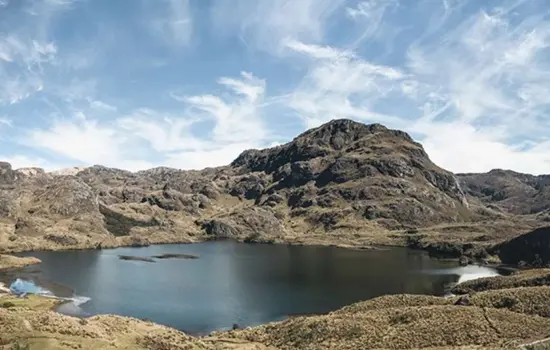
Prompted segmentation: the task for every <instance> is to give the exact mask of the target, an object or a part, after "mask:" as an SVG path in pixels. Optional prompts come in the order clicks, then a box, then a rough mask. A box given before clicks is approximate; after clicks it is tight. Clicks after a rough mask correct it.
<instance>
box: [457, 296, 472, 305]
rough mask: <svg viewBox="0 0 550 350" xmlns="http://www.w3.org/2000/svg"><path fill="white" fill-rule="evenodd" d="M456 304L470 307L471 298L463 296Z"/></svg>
mask: <svg viewBox="0 0 550 350" xmlns="http://www.w3.org/2000/svg"><path fill="white" fill-rule="evenodd" d="M454 304H455V305H459V306H470V305H471V303H470V298H469V297H468V296H467V295H464V296H461V297H460V298H458V300H457V301H455V303H454Z"/></svg>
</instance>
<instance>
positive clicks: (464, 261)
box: [458, 255, 470, 266]
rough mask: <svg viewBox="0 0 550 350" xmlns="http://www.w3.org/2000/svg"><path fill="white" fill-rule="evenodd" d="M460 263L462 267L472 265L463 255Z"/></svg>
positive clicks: (459, 260)
mask: <svg viewBox="0 0 550 350" xmlns="http://www.w3.org/2000/svg"><path fill="white" fill-rule="evenodd" d="M458 263H459V264H460V266H468V265H469V264H470V259H468V257H466V256H464V255H462V256H461V257H460V258H459V259H458Z"/></svg>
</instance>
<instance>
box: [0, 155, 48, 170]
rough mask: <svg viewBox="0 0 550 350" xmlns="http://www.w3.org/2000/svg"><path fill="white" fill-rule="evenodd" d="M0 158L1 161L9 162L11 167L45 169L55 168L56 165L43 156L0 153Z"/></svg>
mask: <svg viewBox="0 0 550 350" xmlns="http://www.w3.org/2000/svg"><path fill="white" fill-rule="evenodd" d="M0 160H2V161H3V162H8V163H10V164H11V166H12V168H13V169H20V168H43V169H46V170H52V169H55V168H56V165H54V164H52V163H50V162H48V161H47V160H45V159H43V158H39V157H29V156H26V155H12V156H5V155H0Z"/></svg>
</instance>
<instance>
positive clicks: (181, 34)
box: [144, 0, 193, 49]
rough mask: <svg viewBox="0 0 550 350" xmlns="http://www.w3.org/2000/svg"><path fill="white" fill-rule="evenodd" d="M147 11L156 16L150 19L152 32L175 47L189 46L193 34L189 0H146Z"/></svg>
mask: <svg viewBox="0 0 550 350" xmlns="http://www.w3.org/2000/svg"><path fill="white" fill-rule="evenodd" d="M144 4H145V11H153V13H155V16H154V17H153V18H151V19H148V22H147V26H148V27H149V29H150V30H151V31H152V33H153V34H154V35H155V36H156V37H157V38H159V39H160V40H162V41H163V42H164V43H165V44H167V45H168V46H170V47H172V48H174V49H181V48H183V47H187V46H188V45H189V44H190V42H191V38H192V34H193V16H192V13H191V8H190V2H189V0H159V1H150V0H144Z"/></svg>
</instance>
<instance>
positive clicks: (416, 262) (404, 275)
mask: <svg viewBox="0 0 550 350" xmlns="http://www.w3.org/2000/svg"><path fill="white" fill-rule="evenodd" d="M164 253H189V254H196V255H199V256H200V258H199V259H195V260H181V259H167V260H157V262H155V263H147V262H141V261H124V260H120V259H119V258H118V256H119V255H134V256H143V257H150V256H153V255H160V254H164ZM22 255H32V256H36V257H38V258H39V259H41V260H42V264H40V265H38V266H32V267H29V268H26V269H24V270H21V271H18V272H16V273H14V274H12V275H10V276H8V278H10V279H12V280H13V279H15V278H17V277H20V278H24V279H27V280H34V281H35V282H36V283H37V284H39V285H41V286H43V287H44V288H47V289H49V290H50V291H52V292H53V293H54V294H56V295H58V296H65V297H77V302H76V303H72V304H67V305H64V306H63V307H61V309H60V311H61V312H65V313H68V314H77V315H81V316H82V315H93V314H104V313H110V314H119V315H125V316H132V317H137V318H146V319H150V320H152V321H154V322H157V323H161V324H165V325H168V326H172V327H175V328H178V329H180V330H183V331H186V332H189V333H192V334H205V333H208V332H210V331H213V330H219V329H227V328H230V327H231V326H232V325H233V324H234V323H237V324H239V325H241V326H248V325H257V324H261V323H266V322H270V321H274V320H279V319H283V318H285V317H287V316H288V315H291V314H303V313H324V312H328V311H331V310H335V309H338V308H340V307H342V306H344V305H348V304H351V303H353V302H356V301H360V300H365V299H369V298H373V297H376V296H380V295H383V294H396V293H416V294H435V295H443V294H445V293H446V287H448V286H449V284H452V283H455V282H457V281H459V280H465V279H470V278H474V277H478V276H483V275H491V274H496V272H495V271H493V270H490V269H487V268H480V267H475V266H469V267H467V268H459V267H457V265H456V264H455V263H450V262H443V261H438V260H433V259H430V258H429V257H428V256H427V255H426V254H424V253H422V252H418V251H413V250H409V249H405V248H391V249H384V250H369V251H356V250H348V249H339V248H333V247H308V246H303V247H301V246H285V245H248V244H240V243H235V242H231V241H217V242H207V243H200V244H191V245H157V246H150V247H145V248H118V249H112V250H89V251H66V252H34V253H28V254H22ZM4 278H6V277H4ZM84 297H86V298H84ZM88 298H89V300H88ZM83 301H86V302H85V303H82V302H83ZM77 304H80V305H77Z"/></svg>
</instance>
